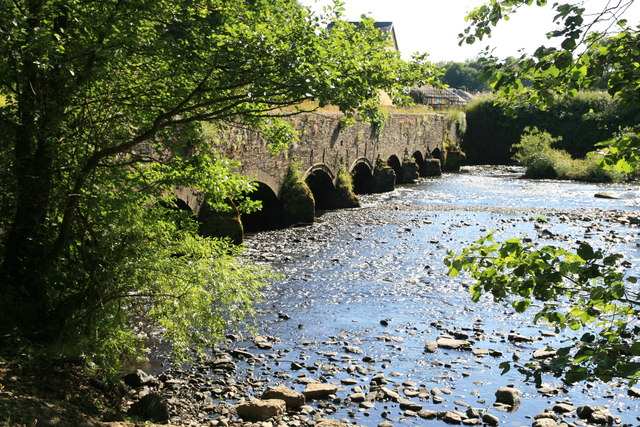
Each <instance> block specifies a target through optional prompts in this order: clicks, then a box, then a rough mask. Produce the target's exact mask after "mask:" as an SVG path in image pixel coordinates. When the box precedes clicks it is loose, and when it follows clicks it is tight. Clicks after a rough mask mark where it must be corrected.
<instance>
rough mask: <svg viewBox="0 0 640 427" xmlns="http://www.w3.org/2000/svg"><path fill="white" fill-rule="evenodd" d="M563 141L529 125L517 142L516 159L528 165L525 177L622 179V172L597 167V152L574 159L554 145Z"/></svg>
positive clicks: (588, 179)
mask: <svg viewBox="0 0 640 427" xmlns="http://www.w3.org/2000/svg"><path fill="white" fill-rule="evenodd" d="M561 141H562V137H553V136H552V135H551V134H550V133H549V132H545V131H540V130H539V129H538V128H535V127H534V128H526V129H525V132H524V133H523V134H522V136H521V138H520V142H519V143H517V144H514V146H513V150H514V151H515V154H514V155H513V159H514V160H515V161H517V162H518V163H520V164H522V165H523V166H525V167H526V171H525V177H527V178H532V179H556V178H557V179H574V180H579V181H604V182H609V181H621V180H623V179H624V178H625V176H624V174H621V173H619V172H615V171H610V170H604V169H602V168H600V167H598V155H597V154H593V155H590V156H588V157H587V158H586V159H574V158H572V157H571V155H570V154H569V153H568V152H567V151H565V150H558V149H556V148H553V147H552V145H554V144H558V143H559V142H561Z"/></svg>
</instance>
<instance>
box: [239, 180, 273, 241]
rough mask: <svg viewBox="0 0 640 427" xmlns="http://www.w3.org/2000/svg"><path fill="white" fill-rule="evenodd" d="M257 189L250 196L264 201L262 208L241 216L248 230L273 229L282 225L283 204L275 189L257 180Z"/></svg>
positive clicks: (245, 228) (252, 198) (243, 224)
mask: <svg viewBox="0 0 640 427" xmlns="http://www.w3.org/2000/svg"><path fill="white" fill-rule="evenodd" d="M254 183H255V184H256V189H255V190H254V191H253V192H251V193H250V194H249V195H248V197H249V198H250V199H251V200H259V201H260V202H262V209H260V210H258V211H255V212H252V213H249V214H246V213H243V214H242V215H241V217H240V219H241V221H242V226H243V228H244V230H245V231H246V232H256V231H263V230H272V229H274V228H278V227H280V226H282V224H281V219H282V204H281V203H280V200H279V199H278V196H277V195H276V193H275V192H274V191H273V189H272V188H271V187H270V186H269V185H267V184H265V183H264V182H260V181H255V182H254Z"/></svg>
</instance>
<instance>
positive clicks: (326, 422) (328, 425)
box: [315, 418, 347, 427]
mask: <svg viewBox="0 0 640 427" xmlns="http://www.w3.org/2000/svg"><path fill="white" fill-rule="evenodd" d="M315 425H316V427H344V426H346V425H347V424H344V423H342V422H340V421H338V420H333V419H331V418H323V419H321V420H320V421H318V422H317V423H316V424H315Z"/></svg>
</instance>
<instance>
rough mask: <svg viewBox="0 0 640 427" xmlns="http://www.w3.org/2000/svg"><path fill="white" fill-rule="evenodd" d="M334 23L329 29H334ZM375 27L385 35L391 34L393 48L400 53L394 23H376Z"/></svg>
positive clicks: (353, 22)
mask: <svg viewBox="0 0 640 427" xmlns="http://www.w3.org/2000/svg"><path fill="white" fill-rule="evenodd" d="M359 23H360V22H359V21H349V24H353V25H358V24H359ZM333 26H334V23H333V22H332V23H330V24H329V25H328V26H327V28H328V29H331V28H333ZM373 27H374V28H377V29H379V30H380V31H382V32H383V33H385V34H389V35H390V36H391V40H392V41H393V47H394V48H395V50H397V51H400V49H398V39H397V38H396V31H395V29H394V28H393V22H391V21H376V22H374V23H373Z"/></svg>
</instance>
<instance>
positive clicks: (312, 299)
mask: <svg viewBox="0 0 640 427" xmlns="http://www.w3.org/2000/svg"><path fill="white" fill-rule="evenodd" d="M596 193H609V194H612V195H615V196H617V197H619V198H618V199H598V198H595V197H594V194H596ZM639 195H640V188H639V187H638V186H637V185H633V184H622V185H604V184H584V183H575V182H555V181H529V180H523V179H520V178H518V175H517V174H516V173H513V172H511V171H509V170H506V171H505V170H494V169H485V168H473V169H470V170H467V173H462V174H450V175H445V176H443V177H442V178H434V179H425V180H422V181H420V182H419V183H418V184H415V185H410V186H404V187H401V188H399V189H398V190H396V191H394V192H392V193H387V194H382V195H373V196H366V197H363V198H362V201H363V208H360V209H354V210H349V211H337V212H327V213H325V214H324V215H322V216H321V217H320V218H319V221H318V222H317V223H316V224H314V225H312V226H309V227H304V228H295V229H287V230H278V231H270V232H264V233H258V234H255V235H252V236H249V238H248V239H247V243H246V245H247V249H248V253H249V256H250V257H252V258H253V259H256V260H260V261H261V262H265V263H268V264H269V265H271V266H272V267H273V268H274V269H275V270H276V271H278V272H280V273H282V274H284V277H285V278H284V279H283V280H282V281H280V282H278V283H276V284H274V285H273V286H272V287H271V288H270V289H269V290H268V291H267V294H266V299H265V301H264V302H263V303H262V304H261V306H260V316H259V317H258V319H257V320H258V325H260V326H259V333H260V334H262V335H265V336H272V337H277V338H278V339H279V342H277V343H276V344H275V345H274V348H273V352H274V353H275V354H276V355H277V357H276V356H274V357H272V358H269V359H268V360H270V362H268V363H263V364H262V365H258V366H253V365H252V366H245V367H244V368H245V369H247V375H251V376H253V377H256V378H259V379H260V380H261V381H263V382H264V385H265V386H266V385H274V384H285V385H287V386H289V387H291V388H294V389H296V390H298V391H301V390H302V389H303V388H304V386H303V385H301V384H297V383H296V382H295V378H296V377H297V376H301V375H302V374H304V375H306V376H309V377H313V378H316V379H320V380H321V381H328V382H333V383H339V382H340V380H342V379H345V378H352V379H356V380H357V381H358V385H360V386H361V387H363V388H364V389H365V391H366V388H367V387H368V385H369V381H370V379H371V377H372V376H373V375H375V374H377V373H384V374H385V377H386V378H387V379H388V380H390V381H391V383H390V384H389V385H388V387H390V388H394V389H396V390H402V389H403V388H405V389H409V390H412V389H423V390H425V389H426V390H431V389H432V388H434V387H436V388H440V389H443V388H446V389H449V390H450V391H451V394H450V395H447V394H441V395H440V396H442V397H443V398H444V402H442V403H439V404H436V403H434V402H432V401H425V402H421V403H422V404H423V407H424V409H432V410H437V411H441V410H451V409H458V410H461V411H462V412H464V410H465V407H464V405H470V406H473V407H475V408H480V409H483V410H488V411H489V412H490V413H492V414H494V415H497V416H498V417H500V419H501V420H502V422H503V423H504V424H503V425H509V426H519V425H531V423H532V417H533V416H535V415H536V414H539V413H541V412H544V410H545V408H548V407H551V406H553V405H554V404H555V402H558V401H567V402H571V403H572V404H573V405H574V406H579V405H583V404H590V405H600V406H603V405H609V406H610V411H611V413H612V414H614V415H618V416H620V418H621V419H622V420H623V422H624V423H627V424H629V425H638V424H639V423H640V420H639V419H638V418H637V417H638V414H640V400H638V399H630V398H628V397H626V388H625V386H620V387H617V386H610V385H603V384H579V385H576V386H574V387H570V388H569V390H568V392H567V393H562V394H560V395H558V396H554V397H551V398H549V397H544V396H542V395H540V394H539V393H538V392H537V391H536V389H535V387H534V386H533V385H532V384H530V383H526V382H524V377H522V376H521V375H520V374H519V373H518V372H517V371H516V370H515V369H514V370H512V371H511V372H509V373H507V374H505V375H500V371H501V370H500V369H499V368H498V365H499V364H500V363H501V362H503V361H505V360H513V359H514V358H515V357H521V360H520V361H521V362H524V361H526V360H527V359H528V358H529V357H530V356H531V353H532V352H533V351H534V350H536V349H538V348H540V347H543V346H544V345H545V344H547V343H554V342H557V341H558V340H559V339H560V338H552V337H544V338H543V337H542V334H541V332H543V331H549V330H550V329H549V328H548V327H546V326H544V325H533V326H532V325H531V314H526V313H525V314H524V315H515V314H513V311H512V310H511V309H510V308H508V307H504V306H502V305H499V304H494V303H493V302H491V301H489V300H482V301H481V302H480V303H478V304H474V303H473V302H471V300H470V297H469V294H468V291H467V289H468V286H469V285H470V283H469V281H468V279H465V278H464V277H463V278H456V279H451V278H449V277H448V276H447V275H446V268H445V266H444V265H443V262H442V260H443V258H444V256H445V254H446V251H447V250H454V251H459V250H460V249H461V248H462V247H464V246H465V245H468V244H469V243H471V242H472V241H474V240H477V239H478V238H479V237H481V236H482V235H484V234H486V233H487V232H488V231H492V232H494V233H495V234H496V235H497V236H498V237H500V238H508V237H520V236H522V235H527V236H529V237H531V238H533V239H534V240H541V241H543V242H544V243H557V244H561V245H567V246H570V247H571V246H575V245H576V242H578V241H581V240H584V241H589V242H590V243H592V244H594V245H597V246H602V247H606V248H608V249H610V250H613V251H620V252H623V253H625V255H626V257H627V258H628V259H629V260H630V261H631V262H632V263H633V264H634V265H639V263H638V260H639V259H640V248H639V247H638V246H637V244H636V242H637V231H638V228H637V227H636V226H633V227H632V226H622V225H618V224H615V223H611V222H607V221H604V220H602V219H601V218H600V216H599V215H598V214H597V213H593V212H591V211H590V213H588V214H585V216H586V217H585V218H583V219H582V220H580V221H575V220H568V219H567V217H566V215H564V214H563V213H561V212H555V211H551V213H549V211H548V209H559V210H562V211H567V212H571V211H574V210H577V209H594V208H595V209H603V210H629V211H636V210H638V209H639V208H640V203H639V201H640V197H638V196H639ZM541 214H543V215H544V216H545V217H546V218H547V219H548V223H546V224H544V228H546V229H548V230H549V231H550V232H551V234H549V235H546V236H542V237H540V236H541V235H540V234H539V228H540V226H539V224H538V223H537V222H536V220H535V218H537V217H538V216H541ZM532 218H533V219H532ZM549 236H551V238H549ZM381 321H382V322H381ZM383 323H384V324H385V325H383ZM512 330H517V332H518V333H520V334H522V335H525V336H532V337H539V340H538V341H536V342H535V343H534V344H520V345H516V344H513V343H511V342H509V341H507V340H506V334H508V333H509V332H510V331H512ZM447 331H449V332H450V331H464V332H466V333H468V334H469V335H470V336H471V339H472V340H474V342H475V344H474V348H487V349H492V350H497V351H500V352H501V353H502V354H503V355H502V356H501V357H491V356H483V357H476V356H474V355H473V354H472V353H471V352H469V351H456V350H443V349H438V350H437V352H436V353H433V354H430V353H425V351H424V343H425V341H428V340H435V339H436V338H437V337H438V336H439V335H441V334H442V333H446V332H447ZM350 347H357V350H358V352H355V353H354V352H353V351H352V350H353V348H350ZM360 352H361V353H360ZM363 357H368V358H370V359H367V360H368V361H366V362H365V361H363V360H362V359H363ZM291 362H297V363H300V364H302V365H303V366H304V367H305V368H306V369H303V370H301V371H292V370H291V369H290V363H291ZM350 365H358V366H363V367H364V368H366V369H367V370H368V372H363V373H360V374H358V373H349V372H347V370H346V369H347V367H348V366H350ZM545 380H546V381H547V382H549V383H551V384H553V385H560V383H559V382H558V381H557V380H554V379H553V378H546V379H545ZM403 383H404V384H405V385H403ZM414 383H415V384H414ZM407 384H408V385H407ZM507 384H513V385H515V387H516V388H518V389H520V390H522V391H523V392H524V396H523V398H522V405H521V406H520V408H518V409H517V410H516V411H514V412H510V413H507V412H501V411H497V410H496V409H494V408H493V402H494V401H495V397H494V393H495V391H496V390H497V389H498V388H500V387H502V386H505V385H507ZM352 389H353V386H342V389H341V390H340V391H339V393H338V398H340V399H341V400H344V399H345V398H346V397H347V396H348V395H349V394H350V393H352ZM259 392H260V390H256V393H257V394H259ZM401 394H402V393H401ZM412 400H414V401H417V402H420V400H419V399H418V398H413V399H412ZM328 406H329V409H327V408H323V410H324V411H325V412H327V411H328V412H329V413H332V412H334V413H332V414H331V416H332V417H333V418H338V419H344V420H345V421H349V422H350V423H355V424H358V425H373V426H375V425H377V424H378V423H380V422H382V421H385V420H388V421H391V422H392V423H394V424H396V425H425V424H427V423H428V425H438V424H443V425H444V423H443V422H440V421H435V420H434V421H426V420H421V419H420V418H414V417H407V416H405V414H404V411H402V410H400V409H399V408H398V405H397V404H395V403H392V402H387V403H382V402H377V403H376V405H375V407H374V408H372V409H369V410H361V409H359V408H358V406H357V404H353V403H352V404H350V405H345V404H343V403H336V404H333V405H328ZM566 420H568V421H576V420H577V418H575V417H572V416H567V417H566Z"/></svg>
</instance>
